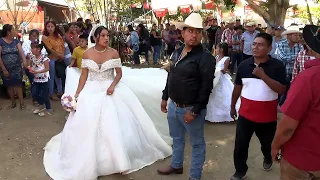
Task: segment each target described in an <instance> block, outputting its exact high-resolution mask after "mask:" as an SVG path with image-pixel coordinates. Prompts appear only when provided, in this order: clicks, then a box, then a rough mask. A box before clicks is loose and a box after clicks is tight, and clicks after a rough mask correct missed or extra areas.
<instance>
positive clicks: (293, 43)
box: [276, 24, 303, 106]
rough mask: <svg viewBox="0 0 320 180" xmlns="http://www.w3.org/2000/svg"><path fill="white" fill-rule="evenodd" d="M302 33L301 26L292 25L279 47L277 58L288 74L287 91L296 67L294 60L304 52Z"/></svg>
mask: <svg viewBox="0 0 320 180" xmlns="http://www.w3.org/2000/svg"><path fill="white" fill-rule="evenodd" d="M300 34H301V31H300V29H299V26H298V25H296V24H292V25H291V26H289V27H288V28H287V30H286V31H284V32H283V33H282V37H285V36H286V39H285V40H282V41H280V42H279V43H278V45H277V50H276V51H277V56H278V59H279V60H281V61H282V62H283V63H284V65H285V66H286V73H287V90H289V88H290V82H291V78H292V71H293V66H294V60H295V59H296V57H297V55H298V53H299V52H300V51H302V50H303V46H302V45H301V44H299V42H300ZM286 94H287V93H285V94H284V95H282V96H281V98H280V101H279V105H280V106H281V105H282V104H283V103H284V101H285V99H286Z"/></svg>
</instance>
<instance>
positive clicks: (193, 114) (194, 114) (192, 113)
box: [190, 111, 198, 117]
mask: <svg viewBox="0 0 320 180" xmlns="http://www.w3.org/2000/svg"><path fill="white" fill-rule="evenodd" d="M190 114H191V115H192V116H194V117H196V116H197V115H198V114H196V113H194V112H193V111H190Z"/></svg>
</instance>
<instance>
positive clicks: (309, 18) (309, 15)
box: [305, 0, 313, 25]
mask: <svg viewBox="0 0 320 180" xmlns="http://www.w3.org/2000/svg"><path fill="white" fill-rule="evenodd" d="M305 1H306V5H307V13H308V20H309V23H310V24H312V25H313V21H312V15H311V12H310V7H309V3H308V0H305Z"/></svg>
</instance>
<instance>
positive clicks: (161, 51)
mask: <svg viewBox="0 0 320 180" xmlns="http://www.w3.org/2000/svg"><path fill="white" fill-rule="evenodd" d="M165 50H166V43H165V42H164V41H162V44H161V49H160V59H164V57H165V56H167V55H166V54H165Z"/></svg>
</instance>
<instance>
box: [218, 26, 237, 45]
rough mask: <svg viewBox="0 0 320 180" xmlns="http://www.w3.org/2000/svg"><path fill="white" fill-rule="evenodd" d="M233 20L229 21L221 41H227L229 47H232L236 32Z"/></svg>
mask: <svg viewBox="0 0 320 180" xmlns="http://www.w3.org/2000/svg"><path fill="white" fill-rule="evenodd" d="M233 24H234V23H233V22H232V21H229V22H228V25H227V28H226V29H225V30H224V31H223V33H222V37H221V42H225V43H227V44H228V45H229V47H232V37H233V35H234V34H235V31H234V26H233Z"/></svg>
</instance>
